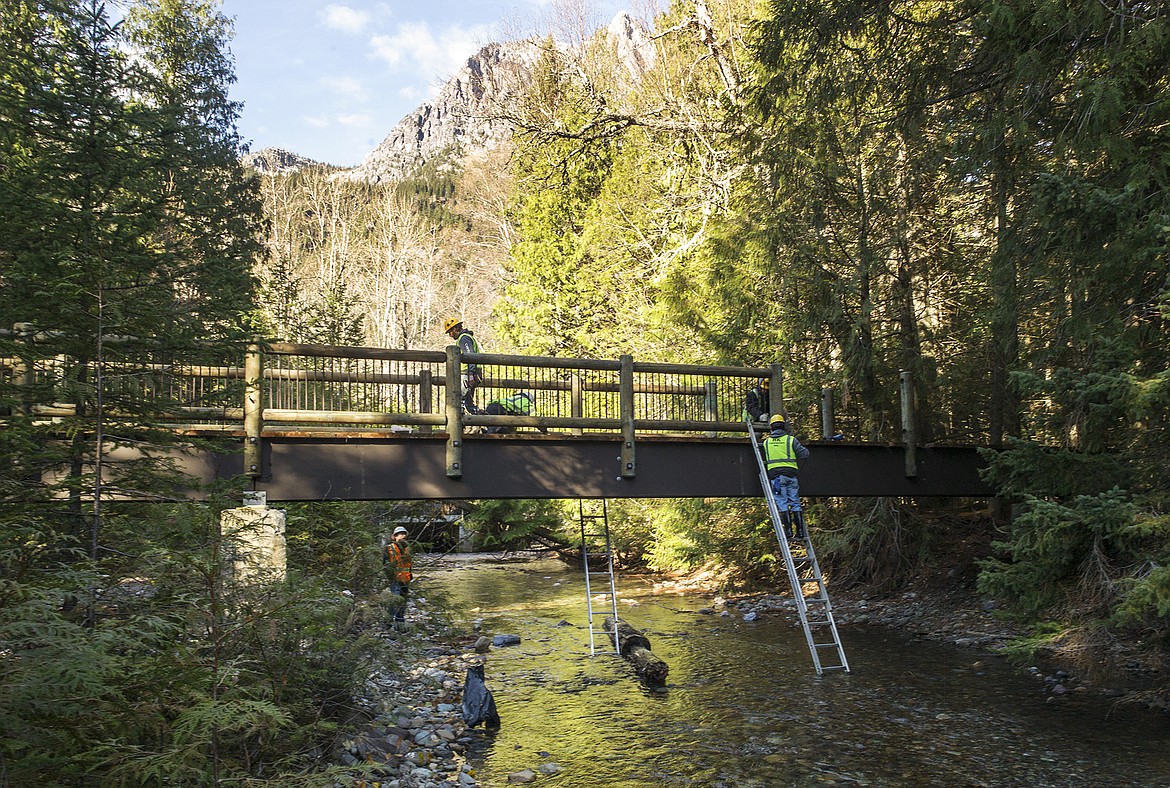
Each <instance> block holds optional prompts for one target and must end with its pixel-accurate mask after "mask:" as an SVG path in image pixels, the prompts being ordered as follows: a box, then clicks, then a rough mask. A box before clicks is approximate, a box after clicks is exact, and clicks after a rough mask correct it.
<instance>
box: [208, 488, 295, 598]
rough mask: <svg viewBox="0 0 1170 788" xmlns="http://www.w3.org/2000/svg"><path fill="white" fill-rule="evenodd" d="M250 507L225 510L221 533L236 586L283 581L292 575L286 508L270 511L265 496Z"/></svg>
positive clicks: (257, 495)
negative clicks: (289, 571) (289, 564)
mask: <svg viewBox="0 0 1170 788" xmlns="http://www.w3.org/2000/svg"><path fill="white" fill-rule="evenodd" d="M253 496H255V497H254V498H253V499H252V500H251V502H249V501H245V503H246V504H247V505H245V506H240V507H238V508H236V509H225V510H224V511H223V513H222V514H221V515H220V534H221V536H222V538H223V544H224V551H225V553H226V556H227V558H228V562H229V565H230V573H231V581H232V582H233V583H236V584H249V583H272V582H283V581H284V580H285V579H286V578H287V576H288V547H287V542H286V541H285V532H284V527H285V513H284V510H283V509H269V508H268V505H267V503H265V501H264V493H253Z"/></svg>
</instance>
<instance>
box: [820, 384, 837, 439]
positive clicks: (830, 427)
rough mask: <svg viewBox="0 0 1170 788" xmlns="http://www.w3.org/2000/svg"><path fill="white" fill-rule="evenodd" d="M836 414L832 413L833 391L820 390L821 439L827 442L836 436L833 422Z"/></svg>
mask: <svg viewBox="0 0 1170 788" xmlns="http://www.w3.org/2000/svg"><path fill="white" fill-rule="evenodd" d="M836 416H837V414H836V413H834V412H833V390H832V389H830V388H822V389H821V437H823V438H824V439H825V440H829V439H830V438H832V437H833V436H834V435H836V434H837V430H836V429H834V427H835V426H836V425H835V424H834V422H835V421H836V420H837V419H836Z"/></svg>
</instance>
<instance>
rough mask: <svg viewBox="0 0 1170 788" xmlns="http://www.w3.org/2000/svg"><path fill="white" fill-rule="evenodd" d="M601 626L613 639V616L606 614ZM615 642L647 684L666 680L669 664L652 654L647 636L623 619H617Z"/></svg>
mask: <svg viewBox="0 0 1170 788" xmlns="http://www.w3.org/2000/svg"><path fill="white" fill-rule="evenodd" d="M601 626H602V629H603V630H604V631H605V632H606V633H607V634H608V635H609V639H610V640H613V639H614V631H613V617H612V616H606V618H605V621H603V622H602V625H601ZM617 643H618V644H620V646H619V649H618V650H619V651H621V654H622V656H623V657H625V658H626V659H628V660H629V661H630V662H632V663H634V669H635V670H636V672H637V674H638V677H639V678H640V679H642V681H645V682H646V683H647V684H663V683H665V682H666V674H667V673H669V672H670V666H669V665H667V664H666V663H665V662H663V661H662V660H661V659H659V658H658V657H656V656H654V653H653V652H652V651H650V639H649V638H647V637H646V636H645V635H643V634H642V633H641V632H639V631H638V630H636V629H634V628H633V627H632V626H630V625H629V624H627V623H626V622H625V621H619V622H618V625H617Z"/></svg>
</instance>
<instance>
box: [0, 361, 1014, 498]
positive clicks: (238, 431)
mask: <svg viewBox="0 0 1170 788" xmlns="http://www.w3.org/2000/svg"><path fill="white" fill-rule="evenodd" d="M18 347H19V346H18ZM27 347H28V348H29V352H28V353H27V354H18V355H14V356H12V357H10V358H7V359H0V374H3V375H5V376H6V379H7V380H8V382H10V383H16V384H18V385H21V384H23V385H24V386H25V387H26V389H28V390H36V391H38V392H40V393H41V395H43V396H40V397H39V399H38V400H37V402H36V403H26V412H27V413H28V414H29V415H32V416H33V417H35V418H38V419H41V420H42V421H45V422H54V421H56V422H60V423H61V424H62V428H63V429H64V428H66V427H67V426H68V424H69V423H70V422H71V421H72V420H74V419H77V411H78V409H77V406H76V405H75V404H72V403H70V402H69V401H68V399H67V398H63V397H62V396H61V393H62V392H66V391H68V389H69V382H70V381H71V380H76V379H79V378H84V379H87V380H90V381H94V380H100V381H101V382H100V385H99V388H100V390H101V391H102V392H103V399H104V401H105V402H106V403H109V405H108V407H109V408H110V412H111V418H115V417H116V415H117V414H116V408H117V403H126V402H135V403H140V404H141V403H148V404H150V403H153V406H154V407H153V411H152V415H151V416H150V417H149V419H150V423H151V425H152V426H154V427H162V428H165V429H167V430H169V431H172V432H177V433H179V434H180V435H183V436H191V437H195V436H198V437H200V438H208V437H211V438H215V439H219V441H218V443H219V446H220V448H218V449H214V448H213V449H209V448H205V447H204V448H195V447H194V445H192V446H189V447H186V448H183V449H176V450H173V457H174V459H175V460H176V461H177V463H178V465H179V467H180V468H181V469H182V470H185V471H186V472H188V473H190V474H192V475H193V476H195V477H196V478H198V479H200V480H202V481H203V482H212V481H214V480H217V479H230V478H235V477H238V476H240V475H245V476H247V477H250V480H251V482H250V483H251V487H252V489H253V490H255V491H262V492H264V493H265V495H266V498H267V500H268V501H270V502H279V501H321V500H411V499H453V498H483V499H492V498H577V497H583V498H584V497H588V498H675V497H687V498H694V497H739V496H759V495H761V494H762V492H761V489H760V482H759V478H758V469H757V466H756V462H755V459H754V457H753V456H752V454H751V451H752V449H751V446H750V444H749V441H748V440H747V432H746V431H747V426H746V425H745V424H744V422H743V421H742V415H741V414H742V409H743V400H744V394H745V393H746V391H747V390H748V389H749V388H750V387H751V386H752V385H753V382H754V380H755V379H757V378H761V377H763V378H769V379H770V381H771V386H770V396H771V398H772V409H773V412H787V413H789V416H790V421H792V422H793V423H794V424H795V427H796V433H797V434H798V435H799V436H801V438H802V440H804V442H805V443H806V445H808V446H809V448H810V450H811V457H810V458H809V459H808V460H807V461H805V462H804V463H803V464H802V470H801V492H802V494H803V495H807V496H813V497H816V496H897V497H919V496H956V497H964V496H966V497H987V496H990V495H992V491H991V490H990V488H989V487H988V486H987V485H986V484H985V483H984V482H983V481H982V480H981V479H980V477H979V469H980V467H981V465H982V461H981V459H980V457H979V454H978V452H977V450H976V447H975V446H972V445H949V446H944V445H929V446H921V445H918V441H917V440H916V439H915V432H914V429H913V424H914V421H915V419H914V413H913V398H912V396H908V392H910V391H911V390H912V386H911V385H910V381H909V379H908V376H907V373H904V374H903V378H902V382H901V386H902V396H901V402H902V404H903V413H902V422H903V429H902V437H903V440H902V441H901V442H898V443H891V444H877V443H862V442H859V441H856V440H851V439H849V438H848V437H847V438H846V439H844V440H830V439H829V438H830V437H831V436H834V435H835V433H836V432H837V426H836V424H835V421H834V417H833V413H832V411H833V401H832V392H831V391H828V390H825V392H822V399H821V401H820V402H815V403H809V404H808V406H807V407H805V406H804V405H802V406H801V407H800V408H796V407H794V406H793V404H792V403H788V404H789V407H788V409H785V399H784V396H783V391H784V387H783V370H782V369H781V367H780V366H779V365H776V364H774V365H771V366H769V367H728V366H701V365H687V364H670V363H651V362H640V361H635V360H634V359H633V358H632V357H630V356H622V357H621V358H619V359H614V360H599V359H570V358H555V357H539V356H514V355H500V354H491V353H477V354H462V355H461V354H460V351H459V348H458V347H456V346H451V347H448V348H447V349H446V350H445V351H420V350H390V349H384V348H366V347H339V346H325V345H306V344H292V343H287V342H255V343H252V344H250V345H248V346H247V347H246V349H242V350H241V352H240V353H239V358H238V359H236V360H235V361H234V362H230V363H228V364H223V363H206V362H205V361H199V360H187V361H178V360H176V359H174V358H173V357H172V358H168V359H165V360H164V359H161V358H160V357H159V356H158V355H157V354H155V355H154V356H153V357H150V358H149V359H148V360H143V358H144V357H143V356H142V355H141V351H137V352H138V353H139V355H138V356H137V357H132V355H131V352H130V351H129V350H127V351H125V352H122V353H115V352H111V353H110V355H109V357H108V358H107V359H106V360H104V361H103V363H102V367H101V369H100V370H97V369H95V368H94V366H93V365H92V363H91V364H89V365H78V364H76V363H74V362H71V361H70V360H69V359H67V358H64V357H62V356H60V355H48V354H46V353H39V354H38V353H36V352H33V351H34V350H35V349H36V347H37V345H36V344H35V343H34V342H32V341H31V339H30V341H29V342H28V344H27ZM468 364H475V365H478V366H479V367H480V368H481V369H482V371H483V375H484V379H483V381H482V383H481V384H480V386H479V388H478V389H477V391H476V399H477V402H478V404H479V405H480V406H483V405H484V404H486V403H487V402H488V401H489V400H491V399H493V398H496V397H500V396H506V395H509V394H512V393H515V392H519V391H524V392H528V394H529V395H530V396H531V397H532V400H533V403H534V406H533V409H532V412H531V414H530V415H527V416H507V415H494V416H492V415H485V414H476V413H464V412H463V409H462V408H461V407H460V375H461V372H462V371H463V369H464V368H465V367H466V365H468ZM80 367H87V368H86V369H80ZM83 373H84V374H83ZM99 373H100V374H99ZM46 392H52V395H51V396H48V395H45V393H46ZM818 411H819V416H820V419H819V421H820V424H819V425H816V424H815V421H814V420H816V419H817V416H818ZM810 422H813V425H812V426H815V427H819V430H817V431H819V432H820V433H821V438H820V439H814V438H815V437H816V435H815V432H814V434H812V435H810V434H809V430H808V429H807V428H808V427H809V426H810V424H809V423H810ZM500 426H503V427H509V428H512V429H513V430H514V432H511V433H510V434H503V435H497V434H483V429H484V428H487V427H500ZM130 451H131V450H130V449H128V448H117V449H111V450H110V454H111V462H110V467H116V460H117V456H118V454H119V453H120V452H121V453H126V452H130ZM115 486H116V485H115ZM192 495H194V493H192Z"/></svg>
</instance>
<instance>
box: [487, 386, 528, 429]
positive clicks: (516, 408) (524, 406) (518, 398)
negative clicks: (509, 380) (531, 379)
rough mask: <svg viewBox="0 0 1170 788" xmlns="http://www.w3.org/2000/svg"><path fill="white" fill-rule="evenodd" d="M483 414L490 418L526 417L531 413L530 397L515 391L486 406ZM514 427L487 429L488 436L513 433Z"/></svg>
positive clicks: (522, 392) (524, 392)
mask: <svg viewBox="0 0 1170 788" xmlns="http://www.w3.org/2000/svg"><path fill="white" fill-rule="evenodd" d="M483 412H484V413H486V414H488V415H490V416H528V415H530V414H531V413H532V396H531V395H530V394H529V393H528V392H526V391H517V392H515V393H514V394H511V395H509V396H507V397H497V398H496V399H494V400H492V401H491V402H489V403H488V404H487V407H486V408H484V409H483ZM515 431H516V428H515V427H505V426H496V427H488V428H487V429H485V430H484V432H485V433H486V434H488V435H505V434H507V433H511V432H515Z"/></svg>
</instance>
